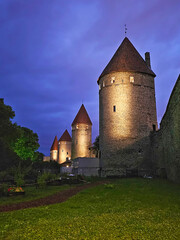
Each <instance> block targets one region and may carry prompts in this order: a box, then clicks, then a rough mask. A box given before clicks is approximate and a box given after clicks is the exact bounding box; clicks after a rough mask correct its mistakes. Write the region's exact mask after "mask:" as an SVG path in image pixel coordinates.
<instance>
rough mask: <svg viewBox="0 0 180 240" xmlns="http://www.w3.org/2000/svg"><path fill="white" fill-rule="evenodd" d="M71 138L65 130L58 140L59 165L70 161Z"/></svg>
mask: <svg viewBox="0 0 180 240" xmlns="http://www.w3.org/2000/svg"><path fill="white" fill-rule="evenodd" d="M71 142H72V139H71V136H70V135H69V133H68V131H67V129H66V130H65V131H64V133H63V135H62V136H61V137H60V139H59V158H58V162H59V164H61V163H63V162H65V161H67V160H70V159H71Z"/></svg>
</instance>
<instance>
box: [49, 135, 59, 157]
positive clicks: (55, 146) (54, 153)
mask: <svg viewBox="0 0 180 240" xmlns="http://www.w3.org/2000/svg"><path fill="white" fill-rule="evenodd" d="M50 160H52V161H57V160H58V140H57V136H55V138H54V141H53V144H52V146H51V149H50Z"/></svg>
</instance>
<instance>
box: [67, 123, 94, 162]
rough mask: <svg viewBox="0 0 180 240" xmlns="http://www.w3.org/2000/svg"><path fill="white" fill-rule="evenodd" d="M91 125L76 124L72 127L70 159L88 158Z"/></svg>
mask: <svg viewBox="0 0 180 240" xmlns="http://www.w3.org/2000/svg"><path fill="white" fill-rule="evenodd" d="M91 128H92V127H91V125H87V124H82V123H79V124H76V125H73V126H72V152H71V156H72V159H74V158H77V157H90V150H89V148H90V147H91Z"/></svg>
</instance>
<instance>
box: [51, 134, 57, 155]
mask: <svg viewBox="0 0 180 240" xmlns="http://www.w3.org/2000/svg"><path fill="white" fill-rule="evenodd" d="M53 150H58V140H57V136H55V138H54V142H53V144H52V146H51V150H50V151H53Z"/></svg>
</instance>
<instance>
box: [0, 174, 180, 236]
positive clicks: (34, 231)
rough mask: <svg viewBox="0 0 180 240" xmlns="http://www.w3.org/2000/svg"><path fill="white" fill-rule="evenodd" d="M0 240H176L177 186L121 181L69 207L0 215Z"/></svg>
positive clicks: (179, 223) (179, 218) (179, 228)
mask: <svg viewBox="0 0 180 240" xmlns="http://www.w3.org/2000/svg"><path fill="white" fill-rule="evenodd" d="M0 230H1V236H0V239H13V240H16V239H20V240H21V239H31V240H36V239H38V240H39V239H44V240H46V239H48V240H49V239H65V240H68V239H78V240H79V239H91V240H95V239H101V240H106V239H107V240H111V239H139V240H142V239H144V240H148V239H162V240H165V239H173V240H174V239H178V240H179V239H180V186H179V185H176V184H173V183H169V182H167V181H164V180H155V179H154V180H148V179H119V180H113V181H112V182H111V183H110V184H106V185H100V186H97V187H94V188H90V189H86V190H84V191H82V192H80V193H78V194H77V195H76V196H74V197H72V198H71V199H69V200H68V201H66V202H64V203H61V204H54V205H49V206H45V207H38V208H32V209H24V210H18V211H14V212H8V213H1V215H0Z"/></svg>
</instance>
